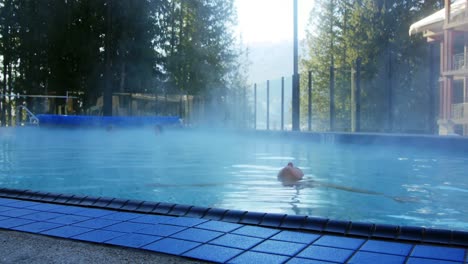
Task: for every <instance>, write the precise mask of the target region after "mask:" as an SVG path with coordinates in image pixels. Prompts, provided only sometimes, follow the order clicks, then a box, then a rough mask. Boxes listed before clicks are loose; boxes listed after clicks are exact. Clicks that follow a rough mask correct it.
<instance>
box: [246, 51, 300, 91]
mask: <svg viewBox="0 0 468 264" xmlns="http://www.w3.org/2000/svg"><path fill="white" fill-rule="evenodd" d="M249 59H250V62H251V65H250V69H249V81H250V82H251V83H263V82H266V80H268V79H270V80H276V79H280V78H281V77H282V76H284V77H288V76H291V75H292V73H293V43H292V42H278V43H252V44H249Z"/></svg>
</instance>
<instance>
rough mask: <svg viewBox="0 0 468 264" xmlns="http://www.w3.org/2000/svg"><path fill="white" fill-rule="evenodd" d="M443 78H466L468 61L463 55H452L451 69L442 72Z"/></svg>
mask: <svg viewBox="0 0 468 264" xmlns="http://www.w3.org/2000/svg"><path fill="white" fill-rule="evenodd" d="M442 75H443V76H453V77H454V78H455V79H462V78H466V77H468V59H467V58H466V57H465V54H464V53H458V54H455V55H453V58H452V69H451V70H449V71H444V72H443V73H442Z"/></svg>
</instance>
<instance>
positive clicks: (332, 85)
mask: <svg viewBox="0 0 468 264" xmlns="http://www.w3.org/2000/svg"><path fill="white" fill-rule="evenodd" d="M329 95H330V131H334V130H335V68H333V66H330V94H329Z"/></svg>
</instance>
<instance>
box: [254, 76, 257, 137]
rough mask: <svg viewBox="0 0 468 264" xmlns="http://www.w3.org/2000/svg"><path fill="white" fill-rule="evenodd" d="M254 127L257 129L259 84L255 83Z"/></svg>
mask: <svg viewBox="0 0 468 264" xmlns="http://www.w3.org/2000/svg"><path fill="white" fill-rule="evenodd" d="M254 129H255V130H256V129H257V84H254Z"/></svg>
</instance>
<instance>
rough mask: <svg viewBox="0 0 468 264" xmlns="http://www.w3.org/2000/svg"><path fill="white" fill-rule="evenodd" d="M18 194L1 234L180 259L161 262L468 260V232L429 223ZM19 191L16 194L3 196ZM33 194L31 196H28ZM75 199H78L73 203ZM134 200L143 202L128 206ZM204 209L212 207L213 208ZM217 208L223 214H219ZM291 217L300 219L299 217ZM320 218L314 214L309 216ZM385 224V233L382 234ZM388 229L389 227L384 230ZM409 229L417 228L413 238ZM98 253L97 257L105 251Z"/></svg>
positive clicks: (444, 263) (0, 221) (6, 203)
mask: <svg viewBox="0 0 468 264" xmlns="http://www.w3.org/2000/svg"><path fill="white" fill-rule="evenodd" d="M5 193H6V194H5ZM14 193H15V192H8V191H5V189H4V190H0V196H3V198H0V229H3V230H4V231H1V230H0V237H2V236H6V237H7V238H8V237H11V236H15V237H17V236H20V235H19V234H18V233H17V231H19V232H27V233H31V234H35V235H30V236H34V239H38V238H37V236H36V235H42V236H44V237H43V239H44V240H45V239H51V238H50V237H52V238H54V239H55V240H57V238H58V240H60V243H67V242H66V241H67V240H71V241H69V242H74V241H79V242H85V243H94V245H93V246H95V247H94V248H95V249H94V250H97V251H99V250H100V249H99V247H102V246H105V247H106V248H112V249H115V247H113V246H119V247H122V249H125V248H127V250H128V251H124V252H123V253H122V252H121V253H119V254H122V256H125V255H126V254H129V257H130V254H134V253H135V252H137V253H141V252H142V251H146V252H148V253H156V254H155V255H154V256H156V257H161V258H163V257H168V256H169V255H172V256H177V257H182V258H174V259H172V258H171V259H168V260H167V261H163V260H161V261H163V262H169V261H175V262H173V263H178V262H177V261H178V260H179V261H197V260H199V261H210V262H218V263H407V264H421V263H428V264H429V263H441V264H455V263H461V264H466V263H468V262H467V250H468V239H467V237H466V233H465V232H449V233H447V232H441V231H440V230H435V231H431V230H429V232H427V231H428V230H426V231H425V232H424V230H425V229H421V230H423V233H422V234H423V235H424V236H421V239H418V235H419V231H420V229H415V228H409V227H408V228H406V229H405V227H401V228H399V229H398V230H397V231H398V234H399V235H398V236H394V234H393V233H392V232H393V231H392V232H388V230H391V229H392V226H384V225H379V226H375V225H373V230H372V232H373V234H374V233H377V234H378V236H375V235H371V234H369V235H367V236H366V235H363V234H353V233H350V231H352V230H353V229H352V228H350V227H349V226H348V227H347V230H346V233H345V234H340V232H333V230H335V231H336V228H332V229H329V230H328V231H327V230H322V231H320V232H317V231H314V230H310V229H309V230H307V229H305V228H304V223H306V222H307V221H306V222H304V223H302V222H301V224H300V226H296V227H294V226H293V225H292V223H294V221H286V218H287V217H288V216H286V215H285V216H283V217H282V218H281V223H288V224H287V225H283V224H281V223H278V224H275V219H273V218H270V219H266V218H268V217H267V216H268V214H261V213H254V212H252V213H250V216H249V217H246V216H247V215H248V214H249V213H248V212H244V213H243V214H242V219H236V216H235V215H236V214H237V213H238V211H233V212H231V214H230V213H229V211H224V210H222V209H205V211H203V212H204V213H203V217H196V215H197V214H196V213H195V212H198V211H202V210H201V208H198V209H197V208H195V207H188V209H187V208H185V209H184V210H182V209H181V208H182V207H184V206H179V209H177V205H171V206H170V212H171V214H161V213H155V211H157V210H156V208H158V206H161V207H160V208H162V207H167V206H168V205H167V204H163V203H158V204H157V205H158V206H155V205H154V204H151V203H147V204H146V205H149V204H151V205H152V207H151V209H152V210H149V211H150V212H146V213H144V212H141V211H142V210H139V211H140V212H138V210H136V209H137V208H139V209H141V208H144V207H145V202H142V201H138V202H136V203H129V202H128V201H126V202H125V203H124V204H120V209H118V210H116V209H112V208H111V207H112V206H109V205H112V204H113V202H112V201H113V200H112V201H108V202H107V204H108V206H105V207H99V206H98V205H99V201H100V200H101V202H102V201H104V200H107V198H102V199H99V198H98V199H93V202H92V204H93V205H92V206H90V205H89V203H91V202H90V201H91V200H88V201H87V202H85V201H86V197H79V199H78V196H76V197H77V199H75V200H73V199H72V198H73V197H75V196H71V197H68V198H67V203H63V202H61V201H60V197H61V195H56V196H52V197H54V199H53V200H54V201H39V200H38V199H33V198H32V197H33V196H34V195H33V194H36V196H38V197H39V196H41V197H43V199H44V200H48V199H47V197H49V196H47V195H38V192H35V193H33V192H27V191H23V192H20V193H23V195H20V194H18V193H16V194H14ZM25 193H26V194H25ZM14 195H16V196H18V197H9V198H6V197H5V196H14ZM28 195H29V198H25V197H28ZM19 196H23V197H19ZM50 199H51V198H50V197H49V200H50ZM73 201H75V203H76V205H73V204H72V203H73ZM76 201H78V202H76ZM116 201H117V202H120V200H116ZM131 204H138V206H136V207H135V206H134V205H133V206H126V205H131ZM114 207H116V206H114ZM117 207H118V206H117ZM131 207H135V210H131ZM206 210H208V211H209V210H211V211H213V212H212V213H211V214H207V213H206ZM143 211H144V210H143ZM146 211H148V210H146ZM178 211H179V212H182V211H183V212H184V213H183V214H181V213H179V216H177V215H175V212H178ZM190 211H192V213H189V212H190ZM216 211H217V212H218V215H219V216H218V218H216V217H215V216H216V215H217V214H215V213H214V212H216ZM181 215H183V216H181ZM221 216H222V217H221ZM291 217H293V216H291ZM255 218H259V219H260V218H261V223H262V224H261V225H260V222H259V221H257V222H255V221H253V220H252V219H255ZM305 218H306V220H307V217H305ZM245 219H250V220H248V221H247V222H252V223H246V221H245ZM293 219H296V220H298V219H300V217H293ZM316 220H317V219H314V218H311V221H316ZM296 222H297V221H296ZM309 222H310V221H309ZM268 223H270V224H268ZM339 223H341V222H340V221H332V220H328V224H327V226H330V227H334V226H340V224H339ZM309 224H310V223H309ZM267 226H269V227H267ZM359 226H360V225H359V224H358V225H357V227H359ZM365 227H366V225H363V226H361V228H360V229H364V230H365ZM379 227H381V232H376V229H377V228H379ZM384 227H387V228H389V229H388V230H387V231H385V232H384V229H385V228H384ZM382 228H383V229H382ZM379 234H380V237H379ZM382 234H387V235H386V236H384V235H382ZM402 234H403V236H401V235H402ZM410 234H413V235H412V237H411V235H410ZM46 236H48V237H46ZM34 239H24V242H23V243H28V246H27V247H26V246H25V245H24V244H23V245H21V248H22V250H23V251H26V253H27V252H29V250H31V251H32V252H34V249H33V248H34V245H32V244H34V243H37V242H34V241H35V240H34ZM39 239H40V238H39ZM64 239H65V240H64ZM5 240H6V241H8V239H5V238H2V241H5ZM20 240H21V239H20ZM62 240H64V241H62ZM16 241H18V239H16ZM26 241H27V242H26ZM55 242H56V241H55ZM88 246H90V245H88ZM2 247H3V245H2ZM90 248H91V246H90V247H89V248H84V249H83V251H88V250H90V251H91V252H93V249H90ZM32 252H31V253H32ZM125 252H127V253H125ZM161 253H162V254H167V255H161ZM96 254H97V255H95V256H96V257H98V256H100V255H99V253H96ZM115 254H117V253H115ZM72 255H73V254H72ZM93 255H94V254H93ZM2 256H5V255H4V254H2ZM38 256H39V255H38ZM154 256H153V257H154ZM33 257H34V256H33ZM145 257H148V255H146V256H145ZM104 259H105V258H104ZM106 260H109V261H111V259H106ZM1 261H2V259H1V258H0V262H1ZM47 262H48V261H47ZM71 262H72V261H71ZM91 262H93V261H91ZM98 262H99V261H98ZM132 262H133V261H132ZM136 262H142V261H138V260H136ZM28 263H34V261H28ZM36 263H39V262H37V261H36ZM57 263H61V262H60V261H57ZM120 263H126V262H125V261H123V262H120Z"/></svg>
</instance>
